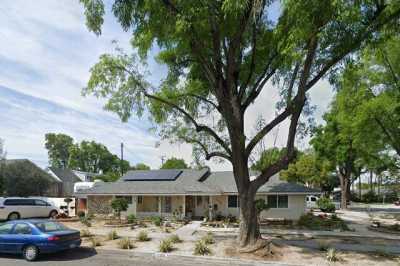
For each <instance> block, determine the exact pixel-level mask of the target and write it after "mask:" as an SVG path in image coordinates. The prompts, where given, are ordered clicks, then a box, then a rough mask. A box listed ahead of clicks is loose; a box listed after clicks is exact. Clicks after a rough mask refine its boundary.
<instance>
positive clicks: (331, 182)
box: [280, 150, 338, 191]
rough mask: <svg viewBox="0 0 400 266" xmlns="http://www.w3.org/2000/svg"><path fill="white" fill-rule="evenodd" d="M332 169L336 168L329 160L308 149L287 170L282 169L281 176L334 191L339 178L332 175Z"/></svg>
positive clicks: (288, 179)
mask: <svg viewBox="0 0 400 266" xmlns="http://www.w3.org/2000/svg"><path fill="white" fill-rule="evenodd" d="M332 171H334V168H333V165H332V164H331V163H330V161H329V160H326V159H323V158H319V157H318V156H317V155H316V154H315V152H314V151H312V150H308V151H306V152H304V153H299V154H298V158H297V159H296V161H295V162H293V163H291V164H290V165H289V167H288V169H287V170H283V171H281V172H280V176H281V177H282V178H283V179H285V180H287V181H289V182H296V183H302V184H306V185H309V186H313V187H319V188H322V189H323V190H325V191H332V190H333V188H334V187H336V186H337V185H338V180H337V178H336V176H334V175H332Z"/></svg>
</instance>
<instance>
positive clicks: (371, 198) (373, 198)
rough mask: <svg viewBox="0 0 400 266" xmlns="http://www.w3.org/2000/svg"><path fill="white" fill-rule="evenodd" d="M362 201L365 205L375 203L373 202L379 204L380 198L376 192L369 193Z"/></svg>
mask: <svg viewBox="0 0 400 266" xmlns="http://www.w3.org/2000/svg"><path fill="white" fill-rule="evenodd" d="M362 200H363V201H364V202H365V203H373V202H378V196H377V195H376V194H375V192H374V191H368V192H367V193H365V194H364V195H363V196H362Z"/></svg>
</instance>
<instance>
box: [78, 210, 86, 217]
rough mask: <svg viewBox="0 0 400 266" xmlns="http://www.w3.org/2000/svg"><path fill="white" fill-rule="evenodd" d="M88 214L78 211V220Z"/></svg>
mask: <svg viewBox="0 0 400 266" xmlns="http://www.w3.org/2000/svg"><path fill="white" fill-rule="evenodd" d="M85 216H86V213H85V212H84V211H78V218H84V217H85Z"/></svg>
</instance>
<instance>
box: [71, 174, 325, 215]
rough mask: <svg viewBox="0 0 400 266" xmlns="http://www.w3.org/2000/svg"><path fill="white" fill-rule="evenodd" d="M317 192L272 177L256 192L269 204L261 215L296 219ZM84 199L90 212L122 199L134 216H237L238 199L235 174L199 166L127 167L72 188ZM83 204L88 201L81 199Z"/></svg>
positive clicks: (103, 211) (107, 211)
mask: <svg viewBox="0 0 400 266" xmlns="http://www.w3.org/2000/svg"><path fill="white" fill-rule="evenodd" d="M318 193H319V191H318V190H315V189H311V188H308V187H305V186H302V185H299V184H296V183H288V182H285V181H282V180H280V179H279V175H275V176H273V177H271V179H270V180H269V181H268V182H267V183H266V184H265V185H263V186H262V187H260V189H259V190H258V193H257V198H263V199H264V200H265V201H266V202H267V204H268V205H269V207H270V209H269V210H267V211H263V212H262V213H261V217H262V218H285V219H290V220H297V219H298V218H299V217H300V216H301V215H302V214H303V213H304V212H305V209H306V205H305V197H306V195H309V194H318ZM75 196H76V197H77V198H78V201H79V199H80V198H81V199H82V200H85V201H86V200H87V211H88V212H89V213H92V214H102V215H109V214H111V213H112V208H111V204H110V203H111V201H112V200H113V199H114V198H125V199H126V200H127V201H128V203H129V208H128V210H127V212H126V213H125V215H127V214H134V215H136V216H137V217H149V216H154V215H157V216H162V217H171V216H177V217H188V218H201V217H205V216H209V215H210V214H211V215H213V216H218V215H220V216H229V215H231V216H237V217H238V216H239V214H240V208H239V204H240V202H239V199H238V192H237V188H236V184H235V181H234V177H233V173H232V172H229V171H226V172H210V171H209V170H208V169H202V170H192V169H185V170H147V171H142V170H138V171H129V172H127V173H126V174H125V175H124V176H122V177H121V179H120V180H118V181H116V182H112V183H104V182H97V183H95V184H94V186H93V187H92V188H90V189H87V190H82V191H79V192H77V193H75ZM85 205H86V204H85Z"/></svg>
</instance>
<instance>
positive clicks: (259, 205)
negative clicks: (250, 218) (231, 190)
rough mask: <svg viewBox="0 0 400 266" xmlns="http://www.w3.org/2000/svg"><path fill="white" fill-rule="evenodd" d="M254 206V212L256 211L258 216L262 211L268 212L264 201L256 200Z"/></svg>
mask: <svg viewBox="0 0 400 266" xmlns="http://www.w3.org/2000/svg"><path fill="white" fill-rule="evenodd" d="M255 205H256V210H257V213H258V214H260V213H261V212H262V211H264V210H268V209H269V207H268V204H267V203H265V200H264V199H256V200H255Z"/></svg>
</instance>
